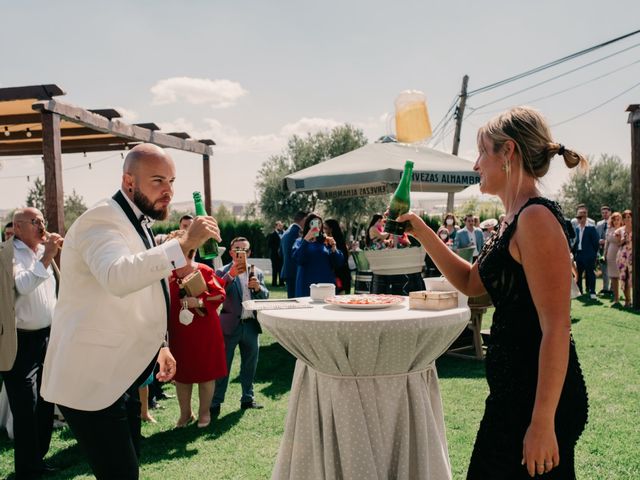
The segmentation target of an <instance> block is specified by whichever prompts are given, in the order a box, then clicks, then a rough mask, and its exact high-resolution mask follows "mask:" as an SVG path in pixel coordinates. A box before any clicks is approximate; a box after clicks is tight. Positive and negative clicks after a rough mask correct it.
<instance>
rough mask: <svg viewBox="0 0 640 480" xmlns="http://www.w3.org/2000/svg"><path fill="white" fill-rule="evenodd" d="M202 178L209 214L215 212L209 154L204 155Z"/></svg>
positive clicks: (205, 206)
mask: <svg viewBox="0 0 640 480" xmlns="http://www.w3.org/2000/svg"><path fill="white" fill-rule="evenodd" d="M202 177H203V178H202V179H203V181H204V208H205V209H206V210H207V213H208V214H209V215H212V214H213V199H212V198H211V168H210V159H209V155H207V154H204V155H202Z"/></svg>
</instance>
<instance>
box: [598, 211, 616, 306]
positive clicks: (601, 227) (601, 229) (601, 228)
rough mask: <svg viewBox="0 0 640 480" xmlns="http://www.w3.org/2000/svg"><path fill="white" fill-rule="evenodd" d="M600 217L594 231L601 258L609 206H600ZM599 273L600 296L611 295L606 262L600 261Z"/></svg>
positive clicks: (609, 212) (605, 236)
mask: <svg viewBox="0 0 640 480" xmlns="http://www.w3.org/2000/svg"><path fill="white" fill-rule="evenodd" d="M600 215H602V220H600V221H599V222H598V223H596V231H597V232H598V237H599V238H600V249H599V251H598V253H599V256H601V257H603V259H604V255H605V251H604V244H605V240H606V239H607V229H608V228H609V217H610V216H611V207H609V205H602V206H601V207H600ZM600 271H601V272H602V290H600V292H599V293H600V294H602V295H606V294H612V293H613V290H610V289H609V275H608V274H607V262H606V261H604V260H603V261H602V262H601V263H600Z"/></svg>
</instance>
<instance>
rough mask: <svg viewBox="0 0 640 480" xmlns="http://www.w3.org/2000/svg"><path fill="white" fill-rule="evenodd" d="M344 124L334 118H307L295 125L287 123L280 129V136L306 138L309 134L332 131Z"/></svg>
mask: <svg viewBox="0 0 640 480" xmlns="http://www.w3.org/2000/svg"><path fill="white" fill-rule="evenodd" d="M342 123H344V122H338V121H336V120H334V119H332V118H307V117H302V118H301V119H300V120H298V121H297V122H294V123H287V124H286V125H285V126H283V127H282V128H281V129H280V135H283V136H285V137H290V136H292V135H301V136H304V135H306V134H307V133H312V134H313V133H317V132H321V131H326V130H331V129H332V128H335V127H337V126H338V125H342Z"/></svg>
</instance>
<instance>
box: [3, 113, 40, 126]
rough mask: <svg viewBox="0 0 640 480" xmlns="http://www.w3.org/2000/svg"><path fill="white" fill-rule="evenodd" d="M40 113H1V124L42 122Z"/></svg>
mask: <svg viewBox="0 0 640 480" xmlns="http://www.w3.org/2000/svg"><path fill="white" fill-rule="evenodd" d="M41 121H42V117H41V116H40V114H39V113H22V114H16V115H0V125H3V126H4V125H7V126H8V125H22V124H24V123H38V124H39V123H40V122H41Z"/></svg>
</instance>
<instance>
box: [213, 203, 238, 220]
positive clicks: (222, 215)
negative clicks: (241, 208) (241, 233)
mask: <svg viewBox="0 0 640 480" xmlns="http://www.w3.org/2000/svg"><path fill="white" fill-rule="evenodd" d="M213 216H214V217H215V219H216V220H217V221H218V222H235V221H236V218H235V217H234V216H233V213H231V210H229V209H228V208H227V207H225V205H224V203H221V204H220V206H219V207H218V209H217V210H216V211H215V212H214V213H213Z"/></svg>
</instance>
